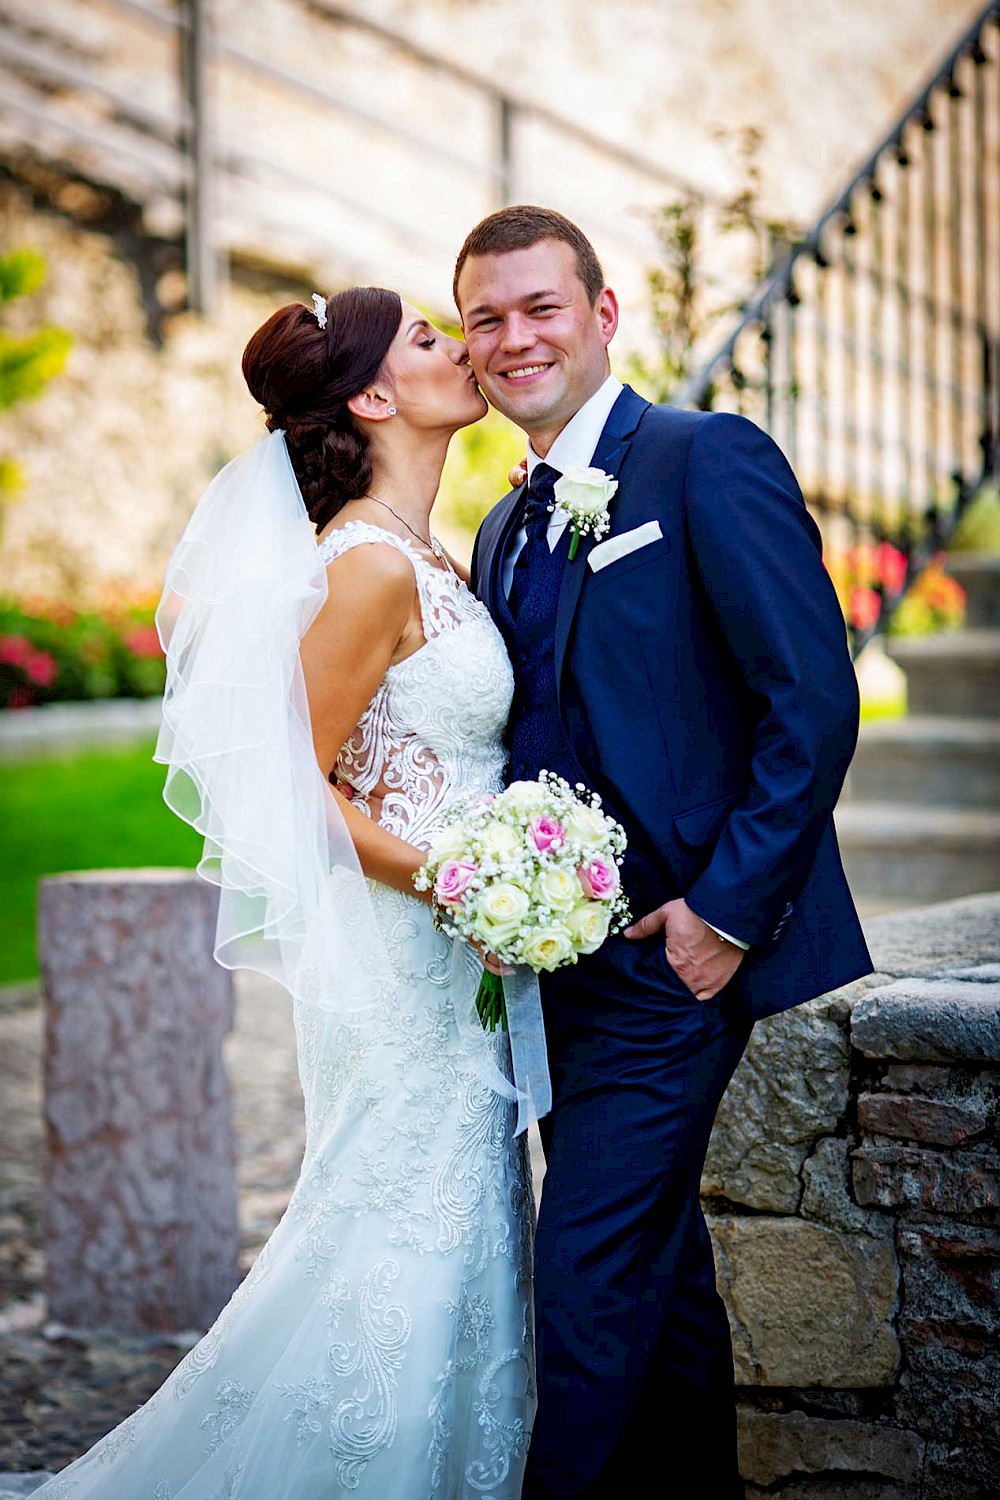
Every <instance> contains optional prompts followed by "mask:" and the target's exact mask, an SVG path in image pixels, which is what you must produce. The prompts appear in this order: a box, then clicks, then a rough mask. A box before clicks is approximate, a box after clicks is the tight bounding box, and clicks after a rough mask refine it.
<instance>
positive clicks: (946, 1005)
mask: <svg viewBox="0 0 1000 1500" xmlns="http://www.w3.org/2000/svg"><path fill="white" fill-rule="evenodd" d="M851 1044H852V1045H853V1046H854V1047H856V1048H857V1049H858V1051H859V1052H864V1053H865V1054H866V1055H867V1056H868V1057H891V1058H898V1059H899V1060H900V1061H901V1062H973V1063H977V1064H979V1065H980V1066H981V1065H983V1064H984V1063H1000V983H997V982H996V981H995V980H994V981H988V982H984V983H977V982H976V981H975V980H966V979H920V980H916V981H915V980H912V979H899V980H897V981H896V982H895V983H894V984H890V985H886V986H885V987H884V988H881V989H877V990H874V991H873V992H872V993H871V994H870V995H868V996H867V997H866V998H865V999H864V1000H862V1001H860V1002H859V1004H858V1005H856V1006H855V1008H854V1013H853V1015H852V1017H851Z"/></svg>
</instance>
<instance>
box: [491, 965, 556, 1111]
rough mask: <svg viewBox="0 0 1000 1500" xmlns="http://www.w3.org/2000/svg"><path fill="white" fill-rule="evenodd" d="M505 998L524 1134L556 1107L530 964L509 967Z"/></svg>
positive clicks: (539, 1002) (535, 977) (539, 999)
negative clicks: (553, 1105)
mask: <svg viewBox="0 0 1000 1500" xmlns="http://www.w3.org/2000/svg"><path fill="white" fill-rule="evenodd" d="M502 983H503V998H504V1006H505V1009H506V1012H507V1031H508V1034H509V1036H510V1061H511V1067H512V1069H513V1072H514V1087H515V1089H516V1090H517V1124H516V1125H515V1127H514V1134H515V1135H520V1134H521V1132H522V1131H523V1130H527V1128H528V1126H529V1125H531V1124H533V1123H534V1121H536V1120H540V1119H541V1118H542V1116H543V1115H547V1114H548V1113H549V1111H550V1110H551V1108H552V1080H551V1078H550V1077H549V1056H548V1049H547V1047H546V1045H545V1021H544V1018H543V1016H542V995H541V991H540V989H539V987H538V975H537V974H536V973H535V972H534V970H532V969H529V968H528V967H527V965H526V964H517V965H516V967H514V968H513V969H505V970H504V974H503V980H502Z"/></svg>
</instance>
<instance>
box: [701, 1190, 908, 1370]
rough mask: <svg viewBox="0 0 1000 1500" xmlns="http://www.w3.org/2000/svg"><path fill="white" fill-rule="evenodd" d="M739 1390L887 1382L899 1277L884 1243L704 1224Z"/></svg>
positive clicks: (811, 1228)
mask: <svg viewBox="0 0 1000 1500" xmlns="http://www.w3.org/2000/svg"><path fill="white" fill-rule="evenodd" d="M709 1228H710V1230H711V1233H712V1239H713V1242H714V1246H715V1259H716V1269H717V1273H718V1281H719V1290H720V1291H721V1293H722V1295H723V1297H724V1298H725V1301H726V1306H727V1308H728V1310H729V1321H730V1326H731V1328H732V1333H733V1352H734V1358H735V1363H736V1379H737V1383H738V1384H740V1385H763V1386H795V1387H799V1388H803V1387H807V1386H827V1387H832V1388H839V1389H847V1390H852V1389H860V1388H867V1387H879V1386H887V1385H891V1384H892V1382H893V1379H894V1378H895V1375H896V1371H897V1369H898V1367H899V1359H900V1351H899V1343H898V1340H897V1338H896V1333H895V1329H894V1327H893V1315H894V1311H895V1306H896V1295H897V1284H898V1271H897V1265H896V1258H895V1254H894V1251H893V1248H892V1245H891V1244H889V1243H886V1242H885V1241H883V1240H876V1239H872V1238H869V1237H867V1236H860V1235H849V1234H844V1233H841V1232H838V1231H837V1230H833V1229H829V1228H827V1227H825V1226H823V1225H820V1224H810V1223H806V1222H805V1221H804V1220H801V1219H792V1218H772V1217H768V1216H763V1215H753V1216H747V1217H732V1218H728V1217H727V1218H723V1217H721V1216H720V1217H717V1218H711V1219H710V1220H709Z"/></svg>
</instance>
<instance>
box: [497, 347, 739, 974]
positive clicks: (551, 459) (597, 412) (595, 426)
mask: <svg viewBox="0 0 1000 1500" xmlns="http://www.w3.org/2000/svg"><path fill="white" fill-rule="evenodd" d="M623 389H624V387H623V386H622V383H621V381H620V380H618V379H617V378H616V377H615V376H614V375H609V376H608V378H607V380H605V382H604V384H603V385H602V386H600V387H599V389H598V390H596V391H595V392H594V394H593V395H592V396H591V398H590V400H589V401H585V402H584V404H583V405H582V406H581V407H580V410H579V411H578V412H577V413H576V414H575V416H572V417H570V419H569V421H568V422H567V423H566V426H565V427H564V428H563V430H562V432H560V434H559V436H558V437H557V438H556V440H555V442H554V443H553V444H552V447H551V448H550V449H549V451H548V453H547V454H546V455H545V459H544V462H545V463H547V464H549V465H551V467H552V468H553V469H558V471H559V473H560V474H563V473H565V472H566V470H567V469H570V468H581V469H586V468H589V467H590V464H591V461H592V460H593V457H594V449H595V448H596V447H597V444H598V442H599V440H600V436H601V433H602V432H603V431H604V427H605V424H606V422H607V420H608V417H609V416H610V415H611V408H612V407H613V406H614V404H615V402H616V401H617V400H618V397H619V396H620V395H621V393H622V390H623ZM542 461H543V460H542V459H540V458H539V456H538V454H537V453H536V452H535V450H534V449H533V448H532V446H531V444H530V443H529V444H528V480H529V482H530V480H531V476H532V474H533V473H534V470H535V466H536V464H540V463H542ZM568 521H569V517H568V516H567V514H566V512H565V511H564V510H559V509H558V507H557V508H556V509H555V510H554V511H553V512H552V517H551V520H550V521H549V527H548V532H547V538H548V543H549V551H550V552H554V551H555V549H556V547H557V546H558V545H559V538H560V537H561V536H562V534H563V532H564V531H565V530H566V525H567V522H568ZM527 539H528V534H527V532H526V531H525V529H524V527H523V526H521V527H519V528H518V530H517V531H516V532H515V533H514V535H513V537H512V538H511V540H510V542H509V544H508V547H507V554H506V556H505V557H504V560H503V591H504V593H505V594H506V595H507V596H508V597H509V596H510V585H511V582H512V580H513V577H514V564H515V563H516V562H517V559H518V557H519V556H520V553H521V548H522V547H523V546H524V544H525V542H526V541H527ZM705 926H706V927H711V929H712V931H713V932H715V933H717V934H718V936H719V937H720V938H724V939H725V941H726V942H727V943H732V944H733V945H734V946H735V947H737V948H742V949H744V951H745V950H746V949H748V948H749V946H750V944H749V943H745V942H743V940H742V939H741V938H734V937H730V935H729V933H728V932H723V931H722V929H721V927H716V926H715V925H714V924H713V923H712V922H706V923H705Z"/></svg>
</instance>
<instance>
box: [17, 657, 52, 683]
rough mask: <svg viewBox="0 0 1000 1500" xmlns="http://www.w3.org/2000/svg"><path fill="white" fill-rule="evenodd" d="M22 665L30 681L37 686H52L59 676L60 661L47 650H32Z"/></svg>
mask: <svg viewBox="0 0 1000 1500" xmlns="http://www.w3.org/2000/svg"><path fill="white" fill-rule="evenodd" d="M22 666H23V668H24V673H25V676H26V677H27V678H28V681H29V682H33V683H35V685H36V686H37V687H51V686H52V684H53V683H54V682H55V680H56V678H57V677H58V676H59V663H58V662H57V661H56V659H55V657H54V656H50V655H49V653H48V652H47V651H32V652H31V654H30V656H28V657H27V659H26V660H25V661H24V662H23V663H22Z"/></svg>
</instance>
